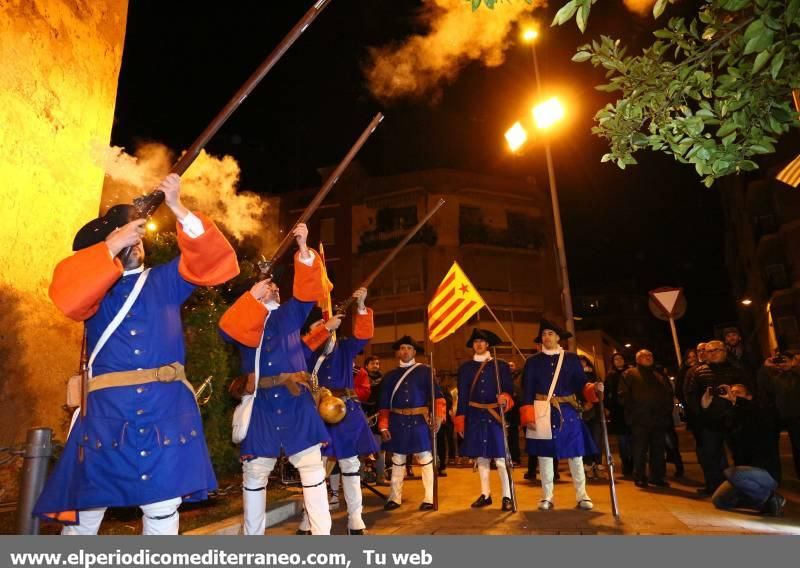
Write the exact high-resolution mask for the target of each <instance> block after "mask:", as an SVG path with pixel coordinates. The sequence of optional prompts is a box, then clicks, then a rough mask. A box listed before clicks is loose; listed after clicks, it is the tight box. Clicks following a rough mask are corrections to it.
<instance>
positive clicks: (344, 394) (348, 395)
mask: <svg viewBox="0 0 800 568" xmlns="http://www.w3.org/2000/svg"><path fill="white" fill-rule="evenodd" d="M329 390H330V391H331V394H332V395H333V396H335V397H338V398H341V399H342V400H355V401H356V402H359V400H358V395H357V394H356V391H355V390H353V389H329Z"/></svg>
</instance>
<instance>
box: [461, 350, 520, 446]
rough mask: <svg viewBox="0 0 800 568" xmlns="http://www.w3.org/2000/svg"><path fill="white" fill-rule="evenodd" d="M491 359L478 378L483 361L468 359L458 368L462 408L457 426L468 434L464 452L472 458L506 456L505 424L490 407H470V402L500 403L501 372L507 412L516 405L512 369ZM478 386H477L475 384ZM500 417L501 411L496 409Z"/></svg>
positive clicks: (465, 435)
mask: <svg viewBox="0 0 800 568" xmlns="http://www.w3.org/2000/svg"><path fill="white" fill-rule="evenodd" d="M494 363H495V362H494V360H490V361H489V362H488V363H487V364H486V365H485V366H484V368H483V370H482V371H481V374H480V376H478V377H477V378H476V375H477V374H478V370H479V369H480V368H481V363H480V362H478V361H467V362H466V363H464V364H462V365H461V366H460V367H459V368H458V392H459V396H458V408H457V409H456V417H455V420H454V422H455V429H456V432H460V433H462V434H463V435H464V443H463V444H462V446H461V451H460V455H462V456H466V457H470V458H505V457H506V450H505V444H504V443H503V427H502V425H501V424H500V422H498V421H497V419H496V418H494V416H493V415H492V413H491V412H489V410H487V409H482V408H476V407H474V406H470V405H469V403H470V402H477V403H480V404H491V403H496V402H497V398H498V397H497V395H498V392H497V375H498V374H499V375H500V389H501V390H500V395H501V396H502V398H503V399H504V400H505V403H506V412H507V411H509V410H511V407H512V406H513V405H514V402H513V400H512V399H511V393H512V392H514V381H513V380H512V378H511V368H510V367H509V366H508V363H506V362H505V361H497V370H496V371H495V365H494ZM473 385H474V386H473ZM493 410H494V412H495V414H496V415H498V416H499V413H500V410H499V409H498V408H495V409H493Z"/></svg>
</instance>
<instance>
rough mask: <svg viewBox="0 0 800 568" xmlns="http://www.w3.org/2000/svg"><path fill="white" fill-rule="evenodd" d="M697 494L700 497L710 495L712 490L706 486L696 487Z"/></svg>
mask: <svg viewBox="0 0 800 568" xmlns="http://www.w3.org/2000/svg"><path fill="white" fill-rule="evenodd" d="M697 494H698V495H699V496H700V497H710V496H711V495H713V494H714V492H713V491H712V490H711V489H709V488H708V487H700V488H698V489H697Z"/></svg>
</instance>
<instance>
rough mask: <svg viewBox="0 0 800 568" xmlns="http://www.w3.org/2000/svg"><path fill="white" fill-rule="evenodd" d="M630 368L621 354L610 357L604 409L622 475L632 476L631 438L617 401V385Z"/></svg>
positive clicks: (621, 407)
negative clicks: (617, 452)
mask: <svg viewBox="0 0 800 568" xmlns="http://www.w3.org/2000/svg"><path fill="white" fill-rule="evenodd" d="M629 367H630V365H628V362H627V361H626V360H625V356H624V355H623V354H622V353H614V355H612V357H611V371H610V372H609V373H608V375H607V376H606V392H605V401H604V402H605V407H606V414H607V416H608V433H609V434H613V435H615V436H616V437H617V446H618V447H619V458H620V460H621V461H622V475H624V476H625V477H630V476H632V475H633V438H632V436H631V429H630V427H629V426H628V425H627V424H626V423H625V409H624V408H623V406H622V404H621V403H620V400H619V383H620V381H621V380H622V374H623V373H624V372H625V371H626V370H627V369H628V368H629Z"/></svg>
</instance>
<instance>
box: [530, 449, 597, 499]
mask: <svg viewBox="0 0 800 568" xmlns="http://www.w3.org/2000/svg"><path fill="white" fill-rule="evenodd" d="M567 462H568V463H569V473H570V475H571V476H572V486H573V487H574V488H575V501H576V502H577V503H580V502H581V501H583V500H585V499H589V495H587V494H586V473H585V472H584V471H583V458H582V457H580V456H578V457H576V458H569V459H568V460H567ZM539 474H540V475H541V477H542V500H545V501H550V502H551V503H552V502H553V476H554V471H553V458H543V457H540V458H539Z"/></svg>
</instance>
